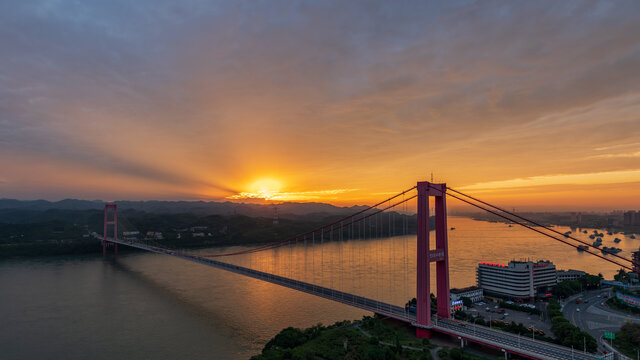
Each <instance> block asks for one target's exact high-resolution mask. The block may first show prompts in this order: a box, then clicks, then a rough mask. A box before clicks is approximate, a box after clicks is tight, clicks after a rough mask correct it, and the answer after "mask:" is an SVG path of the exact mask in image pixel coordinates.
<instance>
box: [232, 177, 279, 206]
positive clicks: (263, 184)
mask: <svg viewBox="0 0 640 360" xmlns="http://www.w3.org/2000/svg"><path fill="white" fill-rule="evenodd" d="M247 188H248V189H247V190H248V191H246V192H241V193H239V194H235V195H232V196H229V197H227V199H236V200H237V199H261V200H272V201H275V200H282V198H283V194H282V193H281V192H280V190H281V189H282V183H281V182H280V181H278V180H276V179H273V178H261V179H258V180H256V181H254V182H253V183H251V185H249V186H247Z"/></svg>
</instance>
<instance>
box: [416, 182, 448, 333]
mask: <svg viewBox="0 0 640 360" xmlns="http://www.w3.org/2000/svg"><path fill="white" fill-rule="evenodd" d="M446 191H447V185H446V184H432V183H430V182H426V181H423V182H418V246H417V253H418V254H417V255H418V262H417V268H418V269H417V270H418V273H417V289H416V300H417V304H416V325H417V327H416V336H417V337H419V338H424V337H430V336H431V331H430V330H429V327H431V296H430V295H431V266H430V265H431V263H432V262H435V263H436V290H437V293H436V296H437V299H438V311H437V314H438V317H440V318H449V317H450V316H451V313H450V294H449V250H448V243H447V204H446ZM430 196H433V197H434V198H435V217H436V247H435V249H433V250H431V249H430V248H429V231H430V224H429V197H430Z"/></svg>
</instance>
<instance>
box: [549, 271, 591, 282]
mask: <svg viewBox="0 0 640 360" xmlns="http://www.w3.org/2000/svg"><path fill="white" fill-rule="evenodd" d="M556 274H557V277H558V282H559V283H560V282H563V281H565V280H578V279H579V278H581V277H583V276H585V275H586V274H587V273H586V272H584V271H580V270H558V271H557V272H556Z"/></svg>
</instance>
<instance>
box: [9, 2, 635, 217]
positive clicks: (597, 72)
mask: <svg viewBox="0 0 640 360" xmlns="http://www.w3.org/2000/svg"><path fill="white" fill-rule="evenodd" d="M638 34H640V3H639V2H637V1H616V2H612V1H602V2H590V1H577V2H574V1H554V2H545V1H521V2H518V1H505V2H491V1H482V2H477V1H459V2H451V1H442V2H435V1H413V2H412V1H401V2H374V1H337V2H330V1H299V2H296V1H283V2H279V1H262V2H261V1H247V2H243V1H228V2H224V1H221V2H213V1H195V0H194V1H189V0H186V1H185V0H182V1H158V0H153V1H152V0H137V1H124V0H123V1H119V0H114V1H88V0H82V1H72V0H14V1H11V0H7V1H1V2H0V168H1V169H2V170H1V171H0V197H8V198H19V199H36V198H45V199H51V200H56V199H62V198H68V197H72V198H82V199H107V200H109V199H183V200H195V199H205V200H206V199H211V200H220V199H225V198H230V197H232V198H242V197H251V196H253V197H255V196H256V195H255V194H256V193H261V194H266V196H274V197H279V198H280V199H295V200H304V201H327V202H333V203H340V204H353V203H367V202H371V201H373V200H375V199H379V198H380V197H381V196H384V194H386V193H391V192H396V191H400V190H402V189H404V188H407V187H410V186H412V185H413V184H415V182H416V181H417V180H419V179H423V180H426V179H428V178H429V177H430V173H431V172H433V173H434V177H435V178H436V180H437V181H446V182H447V183H448V184H449V185H450V186H453V187H457V188H460V189H463V190H466V191H468V192H471V193H473V194H476V195H478V196H480V195H482V197H483V198H485V199H488V200H493V201H497V202H498V203H500V204H503V205H507V206H519V207H529V208H539V209H542V208H620V209H624V208H640V36H638ZM257 196H261V195H257Z"/></svg>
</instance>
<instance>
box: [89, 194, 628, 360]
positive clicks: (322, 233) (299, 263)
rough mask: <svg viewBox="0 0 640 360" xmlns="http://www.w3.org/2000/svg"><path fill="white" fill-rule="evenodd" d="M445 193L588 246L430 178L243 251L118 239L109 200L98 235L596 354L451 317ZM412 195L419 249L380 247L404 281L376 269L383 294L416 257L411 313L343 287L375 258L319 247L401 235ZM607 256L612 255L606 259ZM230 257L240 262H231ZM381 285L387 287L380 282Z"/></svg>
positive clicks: (426, 326)
mask: <svg viewBox="0 0 640 360" xmlns="http://www.w3.org/2000/svg"><path fill="white" fill-rule="evenodd" d="M447 197H450V198H454V199H457V200H459V201H462V202H464V203H467V204H469V205H471V206H474V207H477V208H479V209H482V210H484V211H487V212H489V213H492V214H494V215H495V216H498V217H501V218H503V219H505V220H508V221H510V222H512V223H514V224H517V225H520V226H523V227H525V228H527V229H530V230H531V231H535V232H537V233H539V234H541V235H543V236H546V237H549V238H551V239H553V240H555V241H558V242H560V243H563V244H565V245H567V246H572V247H575V248H577V247H578V246H579V245H585V244H586V242H584V241H582V240H580V239H577V238H574V237H573V236H569V235H567V234H564V233H560V232H558V231H556V230H554V229H552V228H549V227H546V226H543V225H541V224H538V223H536V222H535V221H531V220H529V219H525V218H523V217H521V216H519V215H517V214H515V213H513V212H509V211H507V210H505V209H502V208H500V207H497V206H494V205H491V204H489V203H487V202H484V201H482V200H480V199H477V198H475V197H472V196H469V195H466V194H464V193H462V192H459V191H456V190H454V189H452V188H449V187H447V186H446V184H434V183H430V182H418V183H417V185H416V186H414V187H412V188H410V189H407V190H404V191H402V192H400V193H398V194H396V195H394V196H391V197H389V198H387V199H385V200H383V201H381V202H378V203H376V204H374V205H371V206H369V207H367V208H365V209H363V210H360V211H358V212H356V213H354V214H351V215H349V216H346V217H343V218H341V219H339V220H336V221H333V222H331V223H329V224H326V225H323V226H320V227H317V228H316V229H313V230H311V231H308V232H306V233H303V234H299V235H297V236H294V237H290V238H288V239H284V240H281V241H276V242H272V243H268V244H265V245H261V246H257V247H252V248H248V249H241V250H236V251H229V252H217V253H213V254H207V253H202V252H189V251H186V250H178V249H171V248H168V247H166V246H163V245H161V244H159V243H157V242H155V241H142V240H133V239H121V238H119V237H118V215H117V206H116V205H115V204H107V205H106V206H105V213H104V233H103V234H104V235H103V236H100V237H99V238H100V239H101V240H102V244H103V253H105V254H106V251H107V248H113V249H114V252H115V253H116V254H117V247H118V245H123V246H128V247H133V248H137V249H141V250H146V251H149V252H153V253H157V254H163V255H168V256H173V257H177V258H180V259H183V260H187V261H191V262H196V263H199V264H202V265H206V266H210V267H214V268H217V269H221V270H226V271H230V272H233V273H236V274H239V275H244V276H247V277H251V278H254V279H258V280H261V281H266V282H269V283H272V284H276V285H280V286H284V287H287V288H290V289H294V290H297V291H301V292H305V293H308V294H311V295H315V296H319V297H322V298H325V299H328V300H332V301H336V302H340V303H343V304H345V305H349V306H353V307H356V308H359V309H363V310H366V311H371V312H374V313H376V314H379V315H381V316H386V317H389V318H393V319H397V320H400V321H403V322H406V323H409V324H411V325H412V326H414V327H415V329H416V336H417V337H419V338H424V337H430V336H431V334H432V333H433V332H438V333H443V334H447V335H451V336H453V337H456V338H458V339H460V341H461V342H462V343H464V342H468V341H471V342H475V343H479V344H482V345H484V346H488V347H492V348H496V349H499V350H501V351H502V352H504V354H505V358H506V357H507V356H508V354H515V355H518V356H522V357H526V358H531V359H598V357H597V356H596V355H594V354H591V353H587V352H586V351H578V350H574V349H573V348H567V347H564V346H560V345H556V344H552V343H548V342H544V341H539V340H536V339H533V338H531V339H530V338H528V337H523V336H520V335H518V334H511V333H507V332H503V331H499V330H494V329H491V328H486V327H483V326H476V325H475V324H471V323H467V322H462V321H458V320H453V319H451V309H450V292H449V291H450V287H449V254H448V241H447V215H446V214H447V213H446V198H447ZM430 198H434V208H435V214H434V215H435V216H434V217H435V229H434V230H435V244H433V245H434V246H431V245H432V244H431V242H430V236H431V224H430V207H429V205H430ZM414 199H415V200H416V201H417V225H416V226H417V228H416V230H417V236H416V239H417V241H416V246H415V249H416V250H415V252H416V253H415V254H410V251H409V249H408V247H406V246H405V248H404V249H402V251H401V252H399V253H400V255H399V256H396V257H398V258H399V259H396V258H394V256H395V255H396V254H398V251H397V250H398V249H393V248H388V249H382V250H387V251H386V253H387V254H389V257H388V261H389V263H390V265H391V262H392V261H394V262H395V261H400V262H404V269H405V276H404V280H403V279H402V278H397V277H396V278H394V277H393V276H391V275H388V279H387V278H385V275H384V273H382V275H380V274H381V273H380V272H378V273H377V279H376V281H378V280H380V281H381V282H382V284H383V285H382V286H383V288H382V290H381V292H382V293H386V294H388V293H393V292H394V287H395V286H397V285H398V283H400V286H407V283H408V280H407V279H408V277H407V276H406V273H407V272H408V271H409V266H408V258H409V257H410V256H414V257H415V259H416V266H415V279H416V283H415V294H416V308H415V312H414V311H410V309H409V308H408V307H407V306H400V305H398V300H397V299H395V301H393V300H392V301H388V300H387V301H384V300H381V299H380V296H379V295H380V293H381V292H379V291H376V294H370V293H369V294H366V295H363V294H358V287H357V286H352V287H351V290H349V289H348V286H346V285H345V283H344V282H345V279H344V278H345V277H351V278H353V277H354V273H355V272H358V273H361V274H362V273H364V274H365V275H366V273H367V272H371V270H372V269H353V268H350V267H349V264H350V263H353V262H354V261H353V260H354V258H355V257H358V256H361V257H362V258H363V259H364V260H365V262H366V259H367V257H368V256H372V254H367V253H365V254H358V253H355V252H348V251H346V250H345V254H343V252H339V253H338V258H339V259H334V258H333V257H334V256H333V255H335V252H334V253H332V255H327V256H325V255H324V247H325V246H326V245H329V244H331V243H333V242H335V241H343V240H346V239H367V238H372V237H381V236H383V235H389V236H391V235H394V234H398V233H399V234H404V235H406V234H407V233H408V227H409V225H408V220H407V216H397V214H398V213H397V212H396V211H395V210H398V209H401V210H402V209H403V212H404V213H406V212H407V211H406V210H407V203H408V202H409V201H412V200H414ZM109 230H111V231H109ZM109 233H110V234H109ZM109 235H111V236H109ZM300 246H302V247H310V248H311V249H312V252H311V255H310V256H309V257H310V258H311V259H309V257H307V256H304V258H302V259H293V255H292V254H293V252H292V251H291V250H292V249H293V247H300ZM287 249H289V258H288V261H287V257H286V256H283V257H270V258H269V259H270V260H267V261H265V260H264V259H263V258H261V257H259V255H260V254H263V253H265V252H271V253H273V252H274V251H284V252H285V253H286V250H287ZM340 249H342V248H340ZM318 252H319V253H318ZM585 253H587V254H590V255H593V256H596V257H599V258H601V259H602V260H605V261H608V262H612V263H614V264H616V265H618V266H620V267H621V268H624V269H627V270H630V271H634V266H637V265H638V264H636V263H634V262H633V261H632V260H630V259H627V258H624V257H623V256H620V255H617V254H614V253H611V254H606V255H607V256H603V255H600V254H598V253H596V252H595V251H592V250H590V249H587V250H585ZM305 254H306V253H305ZM381 254H382V251H378V253H377V254H373V256H381ZM608 255H611V257H609V256H608ZM254 257H256V259H254ZM233 259H242V260H241V261H238V260H236V261H234V260H233ZM223 260H224V261H223ZM280 260H283V261H282V262H283V263H284V264H279V265H278V266H276V264H275V262H278V261H280ZM379 263H381V262H378V264H379ZM382 263H384V261H382ZM431 263H435V272H436V274H435V275H436V276H435V277H436V283H435V290H436V298H437V304H436V311H435V313H433V314H432V307H431V296H430V294H431V288H432V284H431ZM412 270H413V269H412ZM329 272H331V273H333V274H338V275H339V276H337V277H336V276H331V277H330V283H329V284H324V282H325V281H324V278H323V276H324V274H325V273H329ZM374 277H375V276H374ZM412 277H413V276H412ZM385 284H386V285H385ZM352 285H353V283H352ZM376 286H377V287H379V286H380V285H379V284H378V282H376ZM384 286H388V287H386V288H384ZM376 289H378V288H376ZM376 295H378V296H376Z"/></svg>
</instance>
